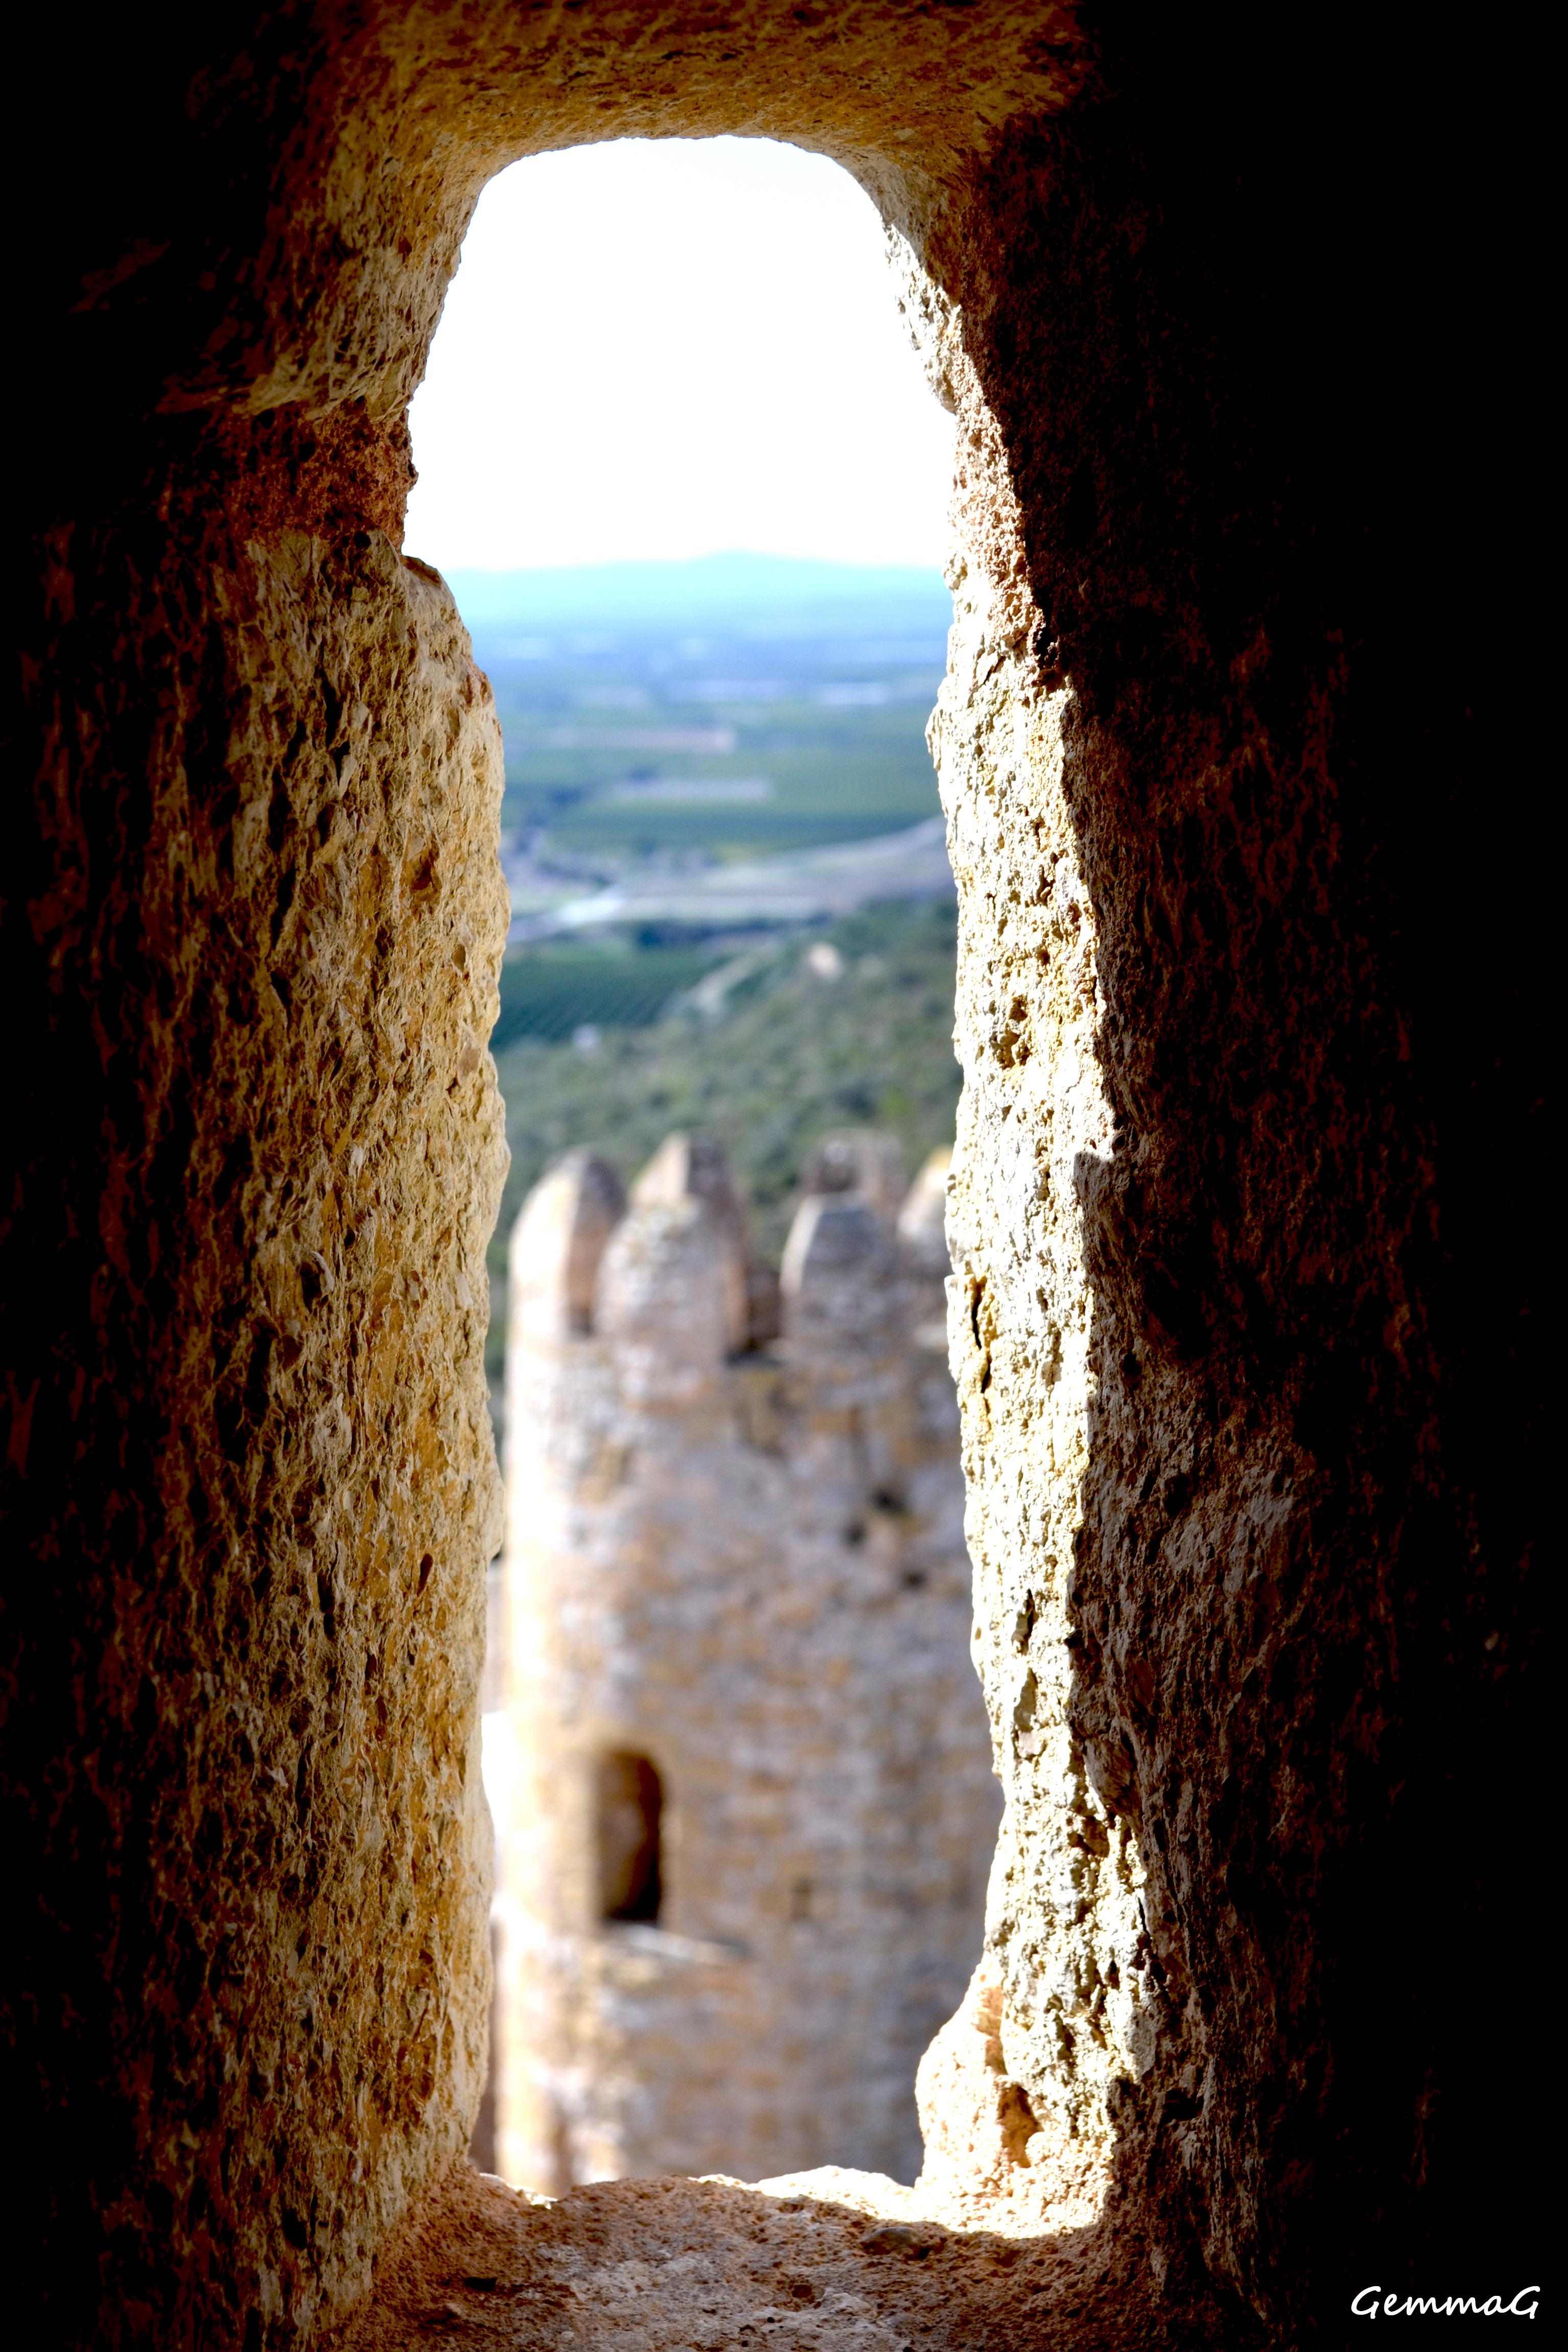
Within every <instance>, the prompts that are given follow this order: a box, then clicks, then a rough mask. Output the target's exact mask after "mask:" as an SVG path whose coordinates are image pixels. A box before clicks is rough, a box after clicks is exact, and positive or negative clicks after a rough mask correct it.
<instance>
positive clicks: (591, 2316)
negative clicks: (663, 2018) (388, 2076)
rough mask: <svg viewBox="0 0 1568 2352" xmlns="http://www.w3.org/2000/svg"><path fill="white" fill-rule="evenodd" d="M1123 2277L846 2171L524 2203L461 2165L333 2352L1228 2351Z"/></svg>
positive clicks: (1090, 2258) (1068, 2235) (1080, 2234)
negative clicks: (767, 2349)
mask: <svg viewBox="0 0 1568 2352" xmlns="http://www.w3.org/2000/svg"><path fill="white" fill-rule="evenodd" d="M1221 2326H1223V2322H1222V2321H1221V2320H1220V2317H1219V2314H1218V2312H1217V2310H1216V2308H1215V2306H1214V2305H1212V2304H1211V2305H1207V2306H1206V2307H1205V2306H1204V2305H1201V2304H1200V2305H1198V2307H1197V2308H1196V2309H1195V2310H1194V2309H1190V2310H1189V2311H1188V2312H1187V2313H1185V2314H1184V2315H1181V2316H1179V2317H1173V2315H1172V2314H1171V2313H1170V2312H1169V2311H1168V2310H1164V2309H1162V2308H1161V2305H1160V2303H1159V2300H1158V2298H1157V2297H1156V2296H1154V2295H1153V2294H1151V2292H1150V2287H1149V2284H1147V2283H1141V2282H1138V2281H1133V2282H1132V2283H1131V2284H1129V2283H1128V2282H1127V2281H1126V2280H1124V2279H1122V2278H1119V2277H1117V2276H1116V2275H1115V2274H1114V2273H1113V2271H1112V2270H1111V2268H1110V2265H1109V2264H1108V2262H1107V2250H1106V2247H1105V2245H1104V2243H1103V2241H1100V2242H1097V2241H1096V2238H1095V2237H1094V2235H1093V2234H1092V2233H1090V2232H1089V2231H1075V2230H1072V2229H1068V2230H1065V2231H1061V2232H1060V2233H1059V2234H1058V2235H1054V2236H1050V2237H1043V2236H1040V2235H1038V2234H1036V2233H1034V2232H1032V2231H1031V2230H1030V2229H1029V2227H1028V2225H1027V2223H1026V2222H1025V2223H1023V2224H1022V2225H1021V2226H1020V2224H1019V2223H1018V2222H1017V2221H1016V2218H1015V2217H1013V2216H1006V2217H1005V2221H1004V2222H1003V2225H1002V2226H1000V2227H994V2228H991V2229H986V2228H984V2227H978V2228H977V2227H975V2226H973V2221H970V2222H968V2223H967V2224H966V2223H965V2221H963V2220H961V2219H959V2218H957V2217H955V2216H948V2217H944V2216H942V2215H941V2214H940V2213H935V2212H931V2211H928V2210H925V2208H924V2207H923V2205H922V2204H921V2201H920V2200H918V2199H913V2198H911V2196H910V2191H909V2190H908V2189H904V2190H899V2189H895V2188H894V2185H893V2183H892V2182H891V2181H888V2180H879V2179H875V2178H874V2177H872V2176H870V2175H868V2174H866V2173H858V2172H854V2171H848V2170H842V2169H839V2168H837V2167H832V2166H830V2167H828V2168H826V2169H825V2170H823V2171H820V2172H816V2173H808V2174H804V2175H802V2176H801V2177H800V2178H799V2179H780V2180H771V2181H767V2182H764V2183H763V2185H762V2186H761V2188H742V2185H741V2184H740V2183H739V2182H738V2181H726V2180H616V2181H605V2182H601V2183H599V2184H597V2185H596V2186H595V2187H592V2188H584V2189H574V2190H573V2192H572V2194H571V2195H570V2196H568V2197H565V2198H563V2199H562V2200H560V2202H559V2203H554V2204H552V2203H551V2202H549V2201H548V2200H537V2201H534V2200H528V2199H525V2198H523V2197H521V2196H519V2195H518V2194H517V2193H516V2192H515V2191H513V2190H510V2189H507V2188H506V2187H505V2186H504V2185H503V2184H502V2183H501V2182H500V2181H497V2180H490V2179H486V2178H484V2177H483V2176H481V2175H479V2174H476V2173H473V2172H464V2171H458V2172H457V2173H455V2174H451V2175H448V2176H447V2178H446V2179H443V2180H441V2181H440V2182H438V2184H437V2188H436V2191H435V2194H434V2196H433V2197H432V2199H431V2200H430V2203H429V2205H428V2207H427V2208H426V2210H425V2211H424V2212H423V2213H422V2214H421V2215H420V2217H419V2220H418V2222H417V2224H416V2227H414V2228H412V2229H410V2230H409V2231H407V2232H406V2233H405V2235H404V2236H403V2238H402V2239H401V2241H400V2242H397V2243H396V2245H395V2248H393V2249H392V2250H390V2251H389V2255H388V2258H387V2260H386V2261H385V2263H384V2266H383V2279H382V2287H381V2292H380V2293H379V2294H378V2295H377V2297H376V2299H375V2302H374V2305H370V2306H369V2307H367V2308H366V2309H365V2310H364V2311H363V2314H362V2315H360V2316H359V2318H358V2319H357V2321H356V2322H355V2323H354V2324H353V2326H351V2327H350V2328H349V2330H348V2331H347V2332H346V2333H345V2335H344V2336H342V2338H334V2339H333V2352H411V2347H415V2346H423V2345H426V2344H428V2343H429V2342H430V2341H431V2339H432V2336H435V2337H437V2339H438V2340H440V2341H442V2342H452V2343H457V2344H471V2345H476V2346H478V2345H493V2346H495V2347H516V2352H554V2347H557V2346H561V2347H565V2346H568V2345H572V2346H580V2347H591V2352H731V2347H740V2346H748V2345H751V2344H753V2343H755V2344H769V2343H776V2344H784V2345H788V2346H791V2347H798V2352H843V2347H856V2348H857V2352H907V2347H910V2346H912V2345H916V2344H920V2345H930V2346H931V2347H934V2352H972V2347H974V2346H976V2345H992V2344H994V2345H997V2346H1008V2347H1011V2346H1014V2345H1018V2346H1026V2345H1028V2346H1032V2345H1053V2346H1054V2345H1058V2344H1063V2343H1068V2344H1071V2345H1072V2346H1073V2347H1075V2352H1078V2347H1081V2352H1163V2348H1168V2352H1173V2347H1177V2346H1188V2345H1191V2346H1199V2345H1203V2346H1206V2345H1208V2344H1212V2343H1215V2342H1217V2341H1220V2340H1222V2338H1221V2336H1220V2335H1219V2333H1218V2330H1219V2328H1220V2327H1221Z"/></svg>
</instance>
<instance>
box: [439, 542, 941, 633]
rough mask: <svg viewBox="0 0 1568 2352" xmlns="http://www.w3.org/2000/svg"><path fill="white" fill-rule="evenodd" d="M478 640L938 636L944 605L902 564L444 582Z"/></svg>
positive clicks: (604, 567) (725, 558)
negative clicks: (752, 634) (751, 634)
mask: <svg viewBox="0 0 1568 2352" xmlns="http://www.w3.org/2000/svg"><path fill="white" fill-rule="evenodd" d="M447 583H448V585H449V586H450V588H451V590H452V593H453V594H454V595H455V596H456V598H457V600H458V609H459V610H460V612H461V613H462V615H463V618H464V620H465V621H466V622H467V623H468V627H469V629H470V630H471V631H472V632H473V634H474V635H476V636H493V635H510V634H511V633H513V632H516V633H518V634H523V635H525V634H527V633H529V632H531V631H534V630H549V629H563V628H564V629H581V628H592V629H605V628H625V629H643V628H654V629H658V628H666V627H672V626H673V627H675V628H681V627H689V626H694V625H707V626H709V627H714V626H718V627H720V628H725V627H728V628H731V629H738V630H740V631H742V633H743V632H745V631H746V629H747V628H748V626H749V625H758V624H766V625H768V627H769V629H770V631H772V630H775V629H779V628H782V629H784V631H786V632H788V631H793V630H799V631H800V632H802V633H803V634H809V635H817V634H822V635H835V634H837V631H838V630H839V629H840V628H846V627H847V628H850V629H853V630H856V631H861V632H863V631H865V630H867V629H872V630H883V631H889V632H891V633H893V634H902V633H903V632H905V631H912V632H915V633H917V634H927V633H930V632H932V631H935V632H937V633H939V634H940V633H942V632H944V631H945V630H946V628H947V626H948V624H949V622H950V621H951V619H952V599H951V597H950V596H949V594H948V592H947V588H946V586H945V584H944V583H943V581H942V574H941V572H937V571H926V570H923V569H920V568H917V567H916V566H914V565H908V564H876V563H826V562H818V561H816V559H814V558H811V557H807V556H794V555H748V554H744V553H739V552H736V553H729V554H722V555H699V556H693V557H690V558H689V559H688V560H687V561H685V562H674V563H583V564H574V565H571V566H563V567H561V568H559V569H556V570H552V571H534V572H479V571H470V570H468V569H462V570H458V571H453V572H448V573H447Z"/></svg>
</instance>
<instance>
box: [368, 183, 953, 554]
mask: <svg viewBox="0 0 1568 2352" xmlns="http://www.w3.org/2000/svg"><path fill="white" fill-rule="evenodd" d="M411 421H412V425H413V434H414V461H415V464H416V466H417V467H418V469H419V481H418V484H417V486H416V489H415V491H414V495H413V498H412V499H411V501H410V504H409V512H408V535H407V541H406V544H407V547H408V549H409V551H410V553H411V554H416V555H422V556H424V557H425V558H426V561H427V562H432V563H436V564H437V565H439V566H441V567H442V568H444V569H445V568H449V567H453V566H458V565H468V564H475V565H484V566H497V567H500V566H513V565H518V566H523V565H533V564H560V563H591V562H605V561H610V560H614V559H616V558H626V557H650V556H685V555H703V554H709V553H711V552H713V551H717V550H719V549H723V548H747V549H754V550H757V551H761V552H763V553H767V554H781V555H816V556H830V557H837V558H839V559H842V560H847V561H851V562H878V563H931V564H936V563H940V562H942V554H943V551H944V545H945V539H946V530H945V517H946V512H947V499H948V487H949V481H950V478H951V474H952V418H951V417H949V416H948V415H945V414H944V412H943V411H942V409H941V408H940V407H939V406H938V405H937V403H936V401H935V399H934V398H933V396H932V394H931V390H930V388H929V386H928V385H927V383H926V380H925V377H924V375H923V373H921V367H920V363H919V362H918V361H917V359H916V358H915V355H914V352H913V351H912V350H911V349H910V343H909V341H908V337H907V335H906V332H905V330H904V324H903V320H901V318H900V315H899V310H898V306H897V302H896V300H895V298H894V291H893V279H892V275H891V272H890V271H889V268H888V265H887V263H886V261H885V260H884V258H883V253H882V231H881V223H880V221H879V218H878V215H877V212H876V209H875V207H874V206H873V205H872V204H871V202H870V199H869V198H868V196H866V195H864V194H862V193H861V191H860V189H859V188H858V187H857V186H856V184H855V183H854V181H853V180H851V179H850V177H849V175H848V173H847V172H844V171H842V170H841V169H840V168H839V167H838V165H837V164H836V163H828V162H827V161H826V158H824V157H823V156H820V155H808V154H805V152H803V151H802V150H800V149H799V148H795V147H785V146H781V145H778V144H776V143H775V142H773V141H772V140H760V139H701V140H696V139H662V140H647V139H625V140H617V141H615V142H612V143H610V144H607V145H605V146H600V147H578V148H573V149H571V150H569V151H568V152H564V153H562V154H555V155H538V156H532V157H531V158H530V159H529V160H528V161H527V162H526V163H517V164H514V165H513V166H512V168H511V170H510V171H509V172H504V173H501V175H500V178H499V179H496V180H493V181H492V182H491V183H490V184H489V187H488V188H487V189H486V191H485V193H484V195H483V196H482V197H481V198H480V201H479V211H478V212H477V214H476V215H475V217H474V223H473V226H472V227H471V228H470V230H469V232H468V241H467V243H466V244H465V246H464V247H463V259H462V267H461V268H460V269H459V271H458V277H457V279H456V282H455V283H454V285H453V287H452V290H451V292H450V294H449V295H448V297H447V308H446V312H445V315H444V317H443V319H442V320H441V325H440V329H439V331H438V332H437V337H436V342H435V348H434V351H433V352H432V354H431V360H430V372H429V374H428V376H427V377H426V382H425V384H424V386H423V388H422V390H421V391H420V393H419V394H418V396H417V397H416V400H415V403H414V407H413V414H412V420H411Z"/></svg>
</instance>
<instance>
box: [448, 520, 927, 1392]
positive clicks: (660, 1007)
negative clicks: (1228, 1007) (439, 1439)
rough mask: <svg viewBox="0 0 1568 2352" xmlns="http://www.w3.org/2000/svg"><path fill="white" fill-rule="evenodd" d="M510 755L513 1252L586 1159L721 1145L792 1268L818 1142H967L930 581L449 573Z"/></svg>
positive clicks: (787, 572) (496, 1356)
mask: <svg viewBox="0 0 1568 2352" xmlns="http://www.w3.org/2000/svg"><path fill="white" fill-rule="evenodd" d="M448 577H449V580H450V583H451V586H452V588H453V591H454V593H456V595H457V598H458V604H459V606H460V607H461V609H462V612H463V614H464V617H465V619H466V620H467V622H468V626H469V629H470V631H471V633H472V635H473V638H474V649H475V654H476V656H477V657H478V659H479V664H480V667H482V668H483V669H484V670H485V671H486V672H487V674H488V675H489V679H490V682H491V685H492V687H493V688H494V690H495V696H496V703H497V709H498V711H499V714H500V723H501V730H502V735H503V739H504V741H505V747H506V797H505V801H504V803H503V808H502V819H501V822H502V859H503V864H504V866H505V868H506V873H507V878H508V882H509V885H510V891H511V904H512V923H511V930H510V939H509V944H508V951H507V957H506V961H505V964H504V966H503V970H502V975H501V983H500V1019H499V1021H498V1023H497V1025H496V1029H495V1033H494V1035H493V1037H492V1039H491V1048H492V1051H493V1052H494V1054H495V1056H496V1062H497V1067H498V1070H499V1072H500V1084H501V1091H502V1094H503V1096H504V1097H505V1101H506V1107H507V1134H508V1140H509V1143H510V1149H511V1171H510V1177H509V1179H508V1183H507V1191H506V1197H505V1201H504V1202H503V1205H502V1211H501V1215H500V1222H499V1224H498V1227H497V1232H496V1237H495V1241H494V1243H493V1244H492V1247H491V1263H490V1286H491V1294H490V1295H491V1301H492V1318H491V1326H490V1343H489V1370H490V1380H491V1388H492V1394H493V1393H494V1392H495V1391H497V1390H498V1389H499V1385H500V1373H501V1361H502V1355H503V1350H504V1332H503V1324H502V1317H503V1313H504V1304H505V1263H506V1243H507V1237H508V1235H509V1234H510V1227H511V1223H512V1221H513V1219H514V1218H515V1216H516V1214H517V1212H518V1209H519V1208H520V1207H521V1202H522V1201H523V1199H524V1197H525V1196H526V1194H527V1192H528V1191H529V1189H530V1188H531V1185H532V1184H533V1183H534V1182H535V1181H537V1179H538V1177H539V1176H540V1175H541V1174H542V1172H543V1170H544V1169H545V1167H546V1166H547V1165H548V1164H549V1163H550V1162H551V1161H552V1160H554V1159H555V1158H556V1157H558V1155H559V1154H560V1153H562V1152H563V1151H565V1150H569V1149H571V1148H572V1147H574V1146H575V1145H579V1144H582V1145H588V1146H591V1147H592V1148H593V1149H594V1150H598V1151H601V1152H603V1153H604V1155H605V1157H606V1158H607V1159H608V1160H611V1161H612V1162H613V1163H614V1164H615V1165H616V1167H617V1168H618V1169H619V1170H620V1171H621V1173H622V1174H623V1176H626V1177H630V1176H631V1175H632V1174H633V1173H634V1172H635V1171H636V1170H637V1168H638V1167H639V1166H640V1165H641V1164H642V1162H643V1161H644V1160H646V1159H647V1157H648V1156H649V1155H650V1154H651V1152H652V1151H653V1150H655V1148H656V1147H657V1146H658V1143H659V1142H660V1141H661V1140H662V1139H663V1137H664V1136H665V1135H667V1134H668V1132H669V1131H670V1130H671V1129H674V1128H690V1129H699V1130H700V1131H701V1132H702V1133H704V1134H707V1135H710V1136H712V1137H713V1138H714V1139H716V1140H717V1141H719V1142H720V1143H721V1144H722V1145H723V1147H724V1149H725V1150H726V1151H727V1153H728V1154H729V1155H730V1158H731V1163H732V1165H733V1166H734V1167H735V1169H736V1170H737V1171H738V1172H739V1173H740V1174H741V1175H742V1178H743V1179H744V1181H745V1182H746V1184H747V1186H748V1188H749V1190H750V1192H751V1195H752V1203H753V1209H754V1217H755V1231H756V1238H757V1241H758V1243H759V1244H760V1245H761V1247H762V1248H763V1251H764V1252H765V1253H767V1254H769V1255H776V1253H777V1251H778V1250H779V1249H780V1248H781V1247H782V1244H783V1239H784V1229H785V1227H786V1225H787V1223H788V1218H789V1213H790V1207H791V1202H792V1195H793V1192H794V1190H795V1183H796V1180H797V1177H798V1173H799V1170H800V1167H801V1165H802V1163H803V1161H804V1160H805V1155H806V1153H807V1152H808V1151H809V1150H810V1148H811V1146H812V1144H813V1143H814V1142H815V1141H816V1139H817V1138H818V1137H819V1136H820V1135H821V1134H822V1133H823V1131H824V1130H825V1129H828V1128H842V1127H845V1126H877V1127H881V1128H885V1129H890V1130H891V1131H892V1132H893V1133H894V1134H896V1135H897V1136H898V1137H899V1138H900V1141H901V1143H902V1144H903V1147H904V1150H905V1152H906V1155H907V1160H908V1165H909V1168H910V1171H911V1172H912V1171H913V1170H914V1168H915V1167H916V1166H918V1165H919V1163H920V1161H921V1160H922V1159H923V1158H924V1156H925V1155H926V1153H927V1152H929V1151H931V1150H934V1149H935V1148H936V1147H937V1146H938V1145H940V1144H944V1143H947V1142H949V1141H950V1140H951V1139H952V1121H953V1110H954V1106H955V1104H956V1101H957V1096H958V1070H957V1066H956V1064H955V1063H954V1061H953V1058H952V993H953V905H952V876H951V873H950V870H949V867H948V864H947V856H946V850H945V847H944V845H943V835H942V817H941V813H940V809H939V805H938V801H937V793H936V782H935V777H934V774H933V772H932V768H931V758H930V754H929V753H928V751H927V750H926V745H925V724H926V720H927V719H928V717H929V715H930V712H931V706H932V704H933V702H934V701H935V698H936V692H937V688H938V687H939V685H940V684H941V680H942V670H943V667H944V665H945V661H946V635H947V627H948V622H949V619H950V615H951V604H950V600H949V597H948V593H947V590H946V588H945V586H944V585H943V583H942V577H941V575H940V573H938V572H935V571H934V570H932V571H927V570H925V569H921V568H917V567H914V566H892V565H872V564H854V563H837V562H816V561H811V560H807V559H804V558H796V557H788V556H754V555H716V556H705V557H700V558H695V559H691V560H688V561H684V562H626V563H606V564H596V565H584V566H581V567H575V568H572V567H565V568H557V569H551V570H541V571H534V572H478V571H462V570H454V571H453V572H451V573H449V574H448Z"/></svg>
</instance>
